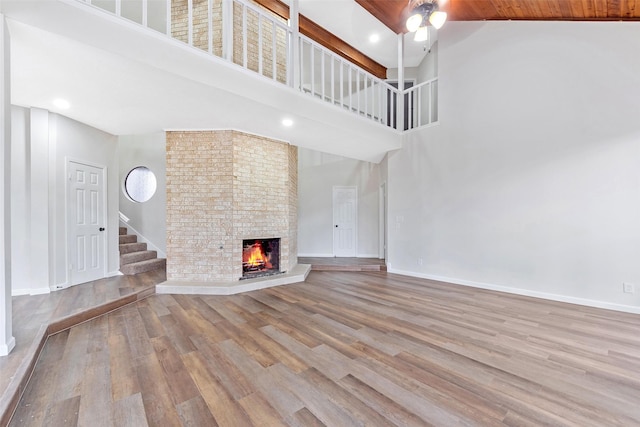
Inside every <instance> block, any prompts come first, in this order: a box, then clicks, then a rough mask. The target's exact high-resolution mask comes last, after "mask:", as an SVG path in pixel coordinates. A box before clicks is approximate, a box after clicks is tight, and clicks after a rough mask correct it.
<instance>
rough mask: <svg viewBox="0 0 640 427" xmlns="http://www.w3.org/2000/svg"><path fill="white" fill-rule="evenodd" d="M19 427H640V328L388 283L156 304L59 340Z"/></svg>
mask: <svg viewBox="0 0 640 427" xmlns="http://www.w3.org/2000/svg"><path fill="white" fill-rule="evenodd" d="M11 425H12V426H62V425H69V426H75V425H79V426H145V425H149V426H179V425H184V426H187V425H188V426H215V425H219V426H234V427H237V426H253V425H255V426H278V425H289V426H305V427H307V426H321V425H326V426H340V427H344V426H359V425H362V426H387V425H397V426H424V425H434V426H456V425H464V426H497V425H513V426H516V425H517V426H541V425H554V426H580V427H586V426H636V425H640V316H638V315H632V314H626V313H618V312H613V311H607V310H600V309H594V308H586V307H580V306H576V305H570V304H564V303H556V302H550V301H544V300H539V299H534V298H527V297H521V296H515V295H508V294H501V293H498V292H492V291H485V290H479V289H474V288H467V287H462V286H456V285H449V284H443V283H438V282H433V281H427V280H421V279H414V278H408V277H403V276H398V275H393V274H387V273H370V272H367V273H362V272H312V273H311V274H310V275H309V277H308V279H307V281H306V282H305V283H301V284H295V285H287V286H281V287H276V288H269V289H264V290H259V291H254V292H250V293H246V294H242V295H234V296H185V295H176V296H171V295H153V296H150V297H148V298H146V299H143V300H141V301H138V302H136V303H135V304H132V305H128V306H126V307H124V308H122V309H119V310H117V311H114V312H112V313H110V314H108V315H105V316H102V317H100V318H98V319H95V320H92V321H90V322H86V323H84V324H82V325H79V326H75V327H73V328H71V329H69V330H66V331H63V332H60V333H58V334H56V335H54V336H52V337H50V338H49V340H48V342H47V343H46V346H45V348H44V350H43V353H42V356H41V358H40V361H39V362H38V364H37V366H36V369H35V371H34V374H33V378H32V380H31V381H30V383H29V386H28V387H27V389H26V391H25V394H24V396H23V398H22V399H21V401H20V404H19V407H18V409H17V411H16V413H15V415H14V417H13V419H12V421H11Z"/></svg>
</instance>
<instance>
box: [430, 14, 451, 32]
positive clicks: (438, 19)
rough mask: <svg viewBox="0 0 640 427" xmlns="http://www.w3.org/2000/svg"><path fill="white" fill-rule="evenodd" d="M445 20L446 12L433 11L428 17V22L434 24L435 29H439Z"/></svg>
mask: <svg viewBox="0 0 640 427" xmlns="http://www.w3.org/2000/svg"><path fill="white" fill-rule="evenodd" d="M446 20H447V12H440V11H439V10H436V11H434V12H433V13H432V14H431V16H430V17H429V22H430V23H431V25H433V26H434V28H435V29H436V30H439V29H440V28H442V26H443V25H444V23H445V21H446Z"/></svg>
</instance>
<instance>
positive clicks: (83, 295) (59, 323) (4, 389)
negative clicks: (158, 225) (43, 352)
mask: <svg viewBox="0 0 640 427" xmlns="http://www.w3.org/2000/svg"><path fill="white" fill-rule="evenodd" d="M164 280H166V274H165V271H164V270H156V271H150V272H147V273H143V274H138V275H136V276H116V277H110V278H105V279H100V280H96V281H93V282H90V283H85V284H82V285H78V286H72V287H69V288H67V289H63V290H59V291H56V292H52V293H50V294H44V295H23V296H16V297H13V298H12V311H13V313H12V322H13V336H14V337H15V339H16V346H15V348H14V349H13V351H12V352H11V353H10V354H9V355H8V356H5V357H0V409H1V410H0V425H4V424H6V419H7V417H8V416H9V414H10V413H11V408H12V406H15V404H16V403H17V397H18V396H19V393H20V391H21V390H23V389H24V384H25V383H26V380H27V379H28V373H29V371H30V366H31V363H32V361H33V360H35V359H34V358H35V356H36V355H37V352H38V351H39V349H40V347H41V343H42V341H43V340H44V339H45V338H46V336H47V335H48V334H49V333H51V332H52V330H60V329H64V328H65V325H66V324H67V322H68V321H69V319H71V324H75V323H80V322H82V321H84V320H86V319H89V318H92V317H95V316H96V315H97V314H99V312H100V311H101V310H103V311H102V313H104V312H106V311H109V305H110V304H114V303H116V304H117V303H118V302H119V301H123V300H127V299H129V300H130V299H132V298H133V299H135V298H134V297H136V296H137V295H140V294H145V293H148V292H149V291H151V292H154V288H155V285H156V284H157V283H160V282H162V281H164ZM125 302H126V301H125ZM111 309H112V308H111ZM66 327H68V326H66Z"/></svg>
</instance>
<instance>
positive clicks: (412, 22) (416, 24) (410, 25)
mask: <svg viewBox="0 0 640 427" xmlns="http://www.w3.org/2000/svg"><path fill="white" fill-rule="evenodd" d="M421 24H422V14H421V13H414V14H413V15H411V16H410V17H409V19H407V30H409V32H410V33H413V32H414V31H416V30H417V29H418V28H420V25H421Z"/></svg>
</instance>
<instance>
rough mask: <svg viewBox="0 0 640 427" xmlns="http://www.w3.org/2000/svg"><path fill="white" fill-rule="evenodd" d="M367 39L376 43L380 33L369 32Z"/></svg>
mask: <svg viewBox="0 0 640 427" xmlns="http://www.w3.org/2000/svg"><path fill="white" fill-rule="evenodd" d="M369 41H370V42H371V43H378V42H379V41H380V35H379V34H371V35H370V36H369Z"/></svg>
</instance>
